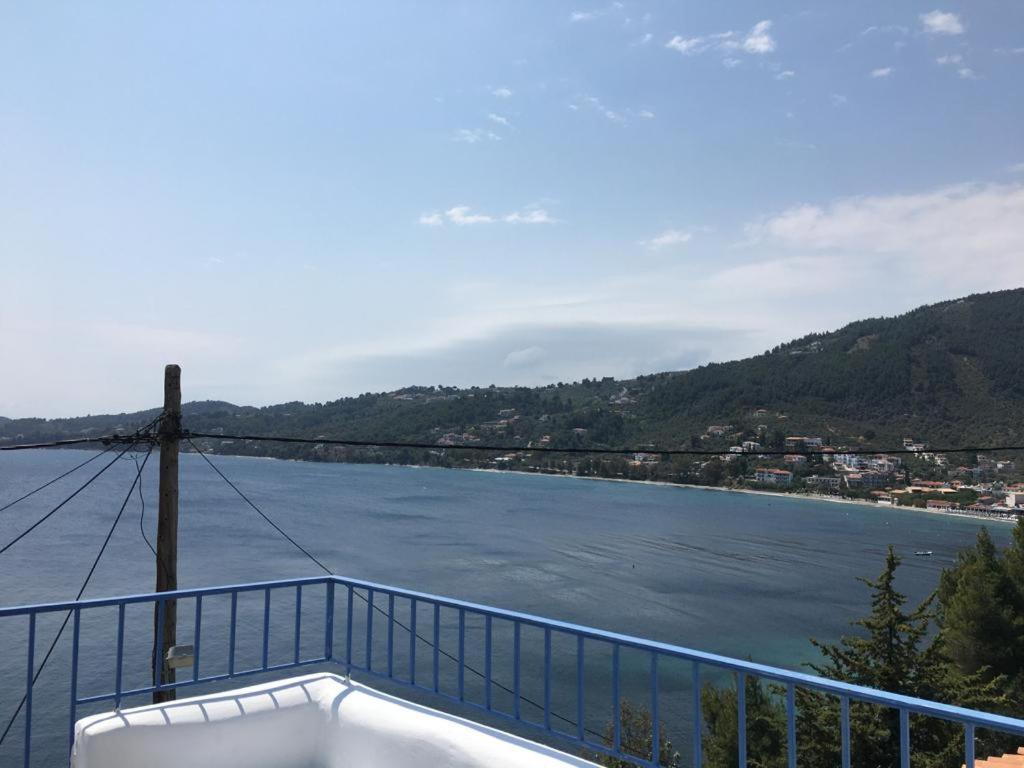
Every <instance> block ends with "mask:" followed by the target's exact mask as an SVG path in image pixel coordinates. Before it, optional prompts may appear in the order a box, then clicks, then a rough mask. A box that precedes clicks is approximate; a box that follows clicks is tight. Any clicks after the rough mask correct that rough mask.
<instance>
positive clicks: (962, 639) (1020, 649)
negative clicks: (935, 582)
mask: <svg viewBox="0 0 1024 768" xmlns="http://www.w3.org/2000/svg"><path fill="white" fill-rule="evenodd" d="M1022 539H1024V532H1022V531H1021V523H1018V525H1017V528H1016V529H1015V530H1014V546H1011V548H1010V550H1009V551H1008V552H1007V555H1006V557H1005V559H1003V558H1000V557H999V553H998V551H997V550H996V546H995V544H994V543H993V542H992V537H991V536H989V533H988V531H987V530H986V529H985V528H982V529H981V531H979V532H978V539H977V542H976V544H975V546H974V548H973V549H969V550H966V551H964V552H961V553H960V555H959V556H958V557H957V561H956V564H955V565H954V566H953V567H952V568H950V569H948V570H945V571H943V572H942V577H941V579H940V581H939V591H938V597H939V611H938V619H939V626H940V627H941V629H942V639H943V650H944V652H945V654H946V656H947V657H948V658H949V659H950V660H951V661H952V662H953V663H954V664H956V665H957V667H958V668H959V669H960V670H961V671H962V672H964V673H965V674H975V673H980V674H981V675H982V677H983V678H987V679H992V678H994V677H996V676H999V675H1006V676H1008V677H1009V678H1010V679H1011V680H1013V681H1014V682H1016V683H1018V684H1019V683H1020V679H1019V678H1020V677H1021V669H1022V664H1024V597H1022V590H1021V586H1024V582H1021V581H1019V580H1015V578H1014V577H1016V578H1017V579H1019V573H1020V570H1021V569H1020V563H1021V562H1022V560H1024V552H1022V549H1021V541H1022ZM1010 571H1012V572H1013V574H1014V577H1011V575H1010Z"/></svg>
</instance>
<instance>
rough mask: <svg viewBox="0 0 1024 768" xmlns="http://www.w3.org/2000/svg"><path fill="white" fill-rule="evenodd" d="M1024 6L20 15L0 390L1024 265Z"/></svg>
mask: <svg viewBox="0 0 1024 768" xmlns="http://www.w3.org/2000/svg"><path fill="white" fill-rule="evenodd" d="M1022 82H1024V5H1021V4H1020V3H1016V2H1009V1H1008V0H978V1H977V2H973V3H952V2H943V3H942V4H940V5H938V6H936V5H935V4H934V3H933V2H928V3H915V2H900V3H891V2H858V3H840V2H813V3H810V2H803V3H795V2H761V1H759V2H730V3H706V2H705V3H697V2H642V1H640V0H637V1H636V2H627V1H625V0H624V1H623V2H611V3H602V2H595V3H581V2H553V1H552V2H533V3H527V2H437V3H411V2H406V3H397V2H374V3H363V4H354V3H352V4H340V3H326V2H324V3H319V2H317V3H314V2H297V3H269V2H266V3H261V2H237V3H233V2H221V3H216V4H205V3H174V4H156V3H148V4H147V3H135V2H121V3H117V2H100V3H77V2H68V3H55V2H43V3H20V4H14V3H9V4H3V5H2V6H0V267H2V275H3V301H2V303H0V359H2V360H3V361H4V365H3V385H2V386H0V414H3V415H8V416H24V415H46V416H54V415H70V414H77V413H82V412H94V413H95V412H103V411H121V410H132V409H135V408H139V407H146V406H152V405H155V404H156V403H157V401H158V400H159V395H160V380H161V376H162V365H163V364H164V363H165V362H171V361H176V362H180V363H181V364H182V366H183V368H184V384H185V387H186V396H187V397H188V398H190V399H200V398H218V399H227V400H232V401H234V402H240V403H253V404H265V403H271V402H280V401H285V400H295V399H301V400H306V401H317V400H319V401H323V400H328V399H334V398H336V397H339V396H341V395H346V394H357V393H360V392H363V391H379V390H386V389H393V388H397V387H400V386H404V385H409V384H442V383H443V384H458V385H470V384H481V385H486V384H490V383H498V384H544V383H548V382H551V381H559V380H573V379H579V378H582V377H584V376H604V375H615V376H633V375H636V374H638V373H647V372H652V371H658V370H667V369H677V368H685V367H691V366H693V365H696V364H700V363H702V362H706V361H709V360H724V359H731V358H735V357H740V356H745V355H749V354H754V353H757V352H760V351H763V350H764V349H766V348H768V347H770V346H772V345H774V344H776V343H778V342H780V341H783V340H786V339H788V338H790V337H793V336H798V335H802V334H803V333H806V332H810V331H814V330H826V329H830V328H835V327H837V326H839V325H841V324H843V323H845V322H848V321H851V320H854V319H858V318H861V317H864V316H871V315H880V314H885V315H891V314H895V313H898V312H902V311H905V310H907V309H910V308H912V307H913V306H916V305H918V304H920V303H925V302H928V301H934V300H940V299H944V298H951V297H954V296H959V295H963V294H967V293H970V292H973V291H978V290H991V289H998V288H1004V287H1016V286H1020V285H1022V284H1024V129H1022V127H1021V126H1022V123H1024V104H1022V101H1024V88H1022V87H1021V83H1022Z"/></svg>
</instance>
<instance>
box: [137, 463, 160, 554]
mask: <svg viewBox="0 0 1024 768" xmlns="http://www.w3.org/2000/svg"><path fill="white" fill-rule="evenodd" d="M150 450H151V451H152V448H151V449H150ZM147 456H148V454H147ZM133 458H134V459H135V466H136V468H138V466H139V458H138V457H137V456H135V457H133ZM145 519H146V498H145V497H144V496H143V495H142V477H141V473H140V477H139V533H141V534H142V540H143V541H144V542H146V546H147V547H149V551H150V552H152V553H153V557H156V556H157V554H156V550H155V549H154V548H153V543H152V542H151V541H150V540H149V536H147V535H146V526H145Z"/></svg>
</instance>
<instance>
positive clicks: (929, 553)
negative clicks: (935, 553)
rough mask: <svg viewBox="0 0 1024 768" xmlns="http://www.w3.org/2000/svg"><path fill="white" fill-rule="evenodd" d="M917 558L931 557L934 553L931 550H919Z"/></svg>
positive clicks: (915, 554)
mask: <svg viewBox="0 0 1024 768" xmlns="http://www.w3.org/2000/svg"><path fill="white" fill-rule="evenodd" d="M914 556H915V557H931V556H932V551H931V550H930V549H919V550H917V552H915V553H914Z"/></svg>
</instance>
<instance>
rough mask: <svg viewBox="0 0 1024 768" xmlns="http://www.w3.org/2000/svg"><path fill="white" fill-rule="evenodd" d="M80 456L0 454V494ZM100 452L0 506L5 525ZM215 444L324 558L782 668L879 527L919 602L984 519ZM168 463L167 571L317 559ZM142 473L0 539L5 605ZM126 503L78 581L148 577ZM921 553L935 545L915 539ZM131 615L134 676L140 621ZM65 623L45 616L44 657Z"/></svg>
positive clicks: (51, 586)
mask: <svg viewBox="0 0 1024 768" xmlns="http://www.w3.org/2000/svg"><path fill="white" fill-rule="evenodd" d="M87 455H88V454H87V453H85V452H82V451H46V452H22V453H14V454H3V455H0V505H3V504H4V503H6V501H8V500H10V499H13V498H15V497H17V496H19V495H20V494H21V493H24V492H26V491H28V490H30V489H31V488H33V487H35V486H37V485H40V484H41V483H43V482H45V481H46V480H48V479H50V478H52V477H53V476H55V475H57V474H59V473H60V472H62V471H64V470H65V469H67V468H69V467H71V466H73V465H74V464H75V463H77V462H80V461H82V460H83V459H84V458H86V457H87ZM105 461H106V458H102V459H100V460H98V461H95V462H93V463H92V464H90V465H89V466H88V467H86V468H85V469H83V470H81V471H80V472H79V473H77V474H76V475H73V476H72V477H69V478H67V479H65V480H63V481H61V482H60V483H58V484H56V485H54V486H52V487H51V488H48V489H47V490H46V491H44V492H42V493H39V494H37V495H36V496H34V497H32V498H31V499H30V500H28V501H26V502H23V503H21V504H18V505H16V506H15V507H13V508H12V509H10V510H8V511H7V512H4V513H0V543H6V542H8V541H9V540H11V539H12V538H13V537H14V536H15V535H16V534H17V533H18V532H20V531H21V530H23V529H24V528H26V527H27V526H28V525H30V524H31V523H32V522H33V521H35V520H36V519H38V518H39V517H40V516H41V515H42V514H43V513H45V512H46V511H48V510H49V509H51V508H52V507H53V506H54V505H55V504H57V503H58V502H59V501H60V500H61V499H63V498H64V497H65V496H66V495H67V494H68V493H70V492H71V491H72V490H74V488H76V487H77V486H78V484H79V483H80V482H81V481H82V480H84V479H85V478H86V477H88V476H89V475H90V474H92V473H93V472H94V471H96V470H98V469H99V468H100V467H101V466H102V464H103V463H104V462H105ZM214 461H215V462H216V463H217V464H218V465H219V466H220V467H221V468H222V469H223V471H224V472H225V473H226V474H227V475H228V476H229V477H230V478H231V479H232V480H233V481H234V482H236V483H237V484H238V486H239V487H240V488H241V489H242V490H243V491H244V492H245V493H246V494H248V495H249V496H250V497H251V498H252V499H253V500H254V501H255V502H256V503H257V504H258V505H259V506H260V507H261V508H262V509H263V510H264V511H265V512H266V513H267V514H269V515H270V516H272V517H273V518H274V519H275V521H277V522H278V523H279V524H280V525H281V526H282V527H283V528H284V529H285V530H287V531H288V532H289V533H290V534H291V535H292V536H293V537H294V538H295V539H296V540H297V541H299V542H300V543H301V544H302V545H303V546H305V547H307V548H308V549H309V550H311V551H312V552H313V553H314V554H315V555H316V557H317V558H319V559H320V560H321V561H323V562H324V563H326V564H327V565H328V566H329V567H330V568H331V569H332V570H334V571H335V572H336V573H339V574H343V575H346V576H352V577H357V578H362V579H367V580H370V581H375V582H382V583H385V584H392V585H396V586H401V587H407V588H411V589H415V590H420V591H424V592H432V593H437V594H442V595H448V596H452V597H457V598H462V599H466V600H470V601H474V602H480V603H486V604H491V605H496V606H500V607H504V608H510V609H514V610H519V611H525V612H529V613H536V614H540V615H543V616H548V617H552V618H557V619H561V620H566V621H570V622H575V623H580V624H587V625H592V626H596V627H600V628H603V629H609V630H614V631H619V632H625V633H628V634H637V635H642V636H645V637H649V638H652V639H656V640H662V641H666V642H670V643H675V644H679V645H684V646H688V647H692V648H698V649H702V650H707V651H713V652H717V653H722V654H726V655H730V656H738V657H744V658H746V657H749V658H751V659H753V660H755V661H759V662H764V663H769V664H775V665H779V666H784V667H791V668H797V667H799V666H800V665H801V664H802V663H803V662H806V661H808V660H813V659H814V658H815V652H814V650H813V648H812V646H811V645H810V643H809V642H808V638H809V637H815V638H818V639H821V640H826V641H834V640H836V639H838V638H839V637H840V636H841V635H842V634H843V633H846V632H848V631H850V627H849V622H850V621H852V620H853V619H855V618H857V617H858V616H860V615H863V614H864V613H865V611H866V609H867V592H866V589H865V587H864V586H863V585H862V584H860V583H858V582H857V581H856V577H858V576H874V575H876V574H877V573H878V572H879V571H880V570H881V568H882V564H883V558H884V556H885V551H886V547H887V546H888V545H890V544H891V545H893V546H894V547H895V548H896V550H897V552H898V553H900V554H901V555H904V556H906V559H905V560H904V562H903V565H902V567H901V569H900V572H899V579H898V586H899V588H900V589H901V590H902V591H904V592H905V593H906V594H907V595H908V596H909V598H910V600H911V601H914V602H916V601H919V600H921V599H923V598H924V597H926V596H927V595H928V594H929V593H930V592H931V591H932V590H933V589H934V588H935V586H936V584H937V579H938V575H939V572H940V571H941V569H942V568H943V567H944V566H947V565H948V564H949V563H950V562H952V560H953V559H954V557H955V556H956V553H957V552H958V551H959V550H960V549H962V548H964V547H966V546H969V545H970V544H971V543H972V541H973V539H974V536H975V535H976V533H977V531H978V529H979V527H980V525H981V523H979V522H978V521H976V520H970V519H964V518H957V517H950V516H942V515H935V514H931V513H927V512H921V511H913V510H900V509H891V508H872V507H865V506H857V505H844V504H835V503H828V502H822V501H813V500H807V499H798V498H784V497H770V496H755V495H749V494H736V493H723V492H717V491H707V490H699V489H687V488H675V487H660V486H652V485H639V484H626V483H616V482H604V481H590V480H578V479H571V478H562V477H549V476H539V475H537V476H524V475H515V474H499V473H483V472H468V471H455V470H443V469H427V468H413V467H391V466H375V465H345V464H313V463H301V462H281V461H272V460H264V459H249V458H238V457H215V458H214ZM181 464H182V467H181V513H180V539H179V555H180V560H179V562H180V565H179V584H180V586H181V587H183V588H184V587H194V586H209V585H217V584H231V583H240V582H247V581H257V580H267V579H277V578H290V577H298V576H307V575H308V576H314V575H319V574H320V573H321V572H320V570H319V569H318V568H317V567H316V566H315V565H314V564H313V563H311V562H310V561H309V560H308V559H306V558H305V557H304V556H303V555H302V554H301V553H299V552H298V551H296V550H295V549H294V548H293V547H292V546H291V545H290V544H289V543H288V542H286V541H284V540H283V539H281V538H280V536H279V535H278V534H276V533H275V531H274V530H273V529H272V528H271V527H270V526H269V525H267V523H266V522H264V521H263V520H261V519H260V518H259V517H258V516H257V515H256V513H255V512H253V511H252V510H251V509H250V508H249V507H247V506H246V505H245V503H244V502H243V501H242V500H241V499H239V498H238V496H236V495H235V493H234V491H232V490H231V489H230V488H229V487H228V486H227V485H225V484H224V483H223V481H222V480H220V478H218V477H217V476H216V475H215V474H214V473H213V472H212V471H211V470H210V468H209V467H207V466H206V465H205V463H204V462H203V461H202V459H201V458H199V457H197V456H194V455H183V456H182V462H181ZM156 469H157V468H156V456H155V454H154V457H153V460H152V461H151V462H150V464H149V466H148V467H147V468H146V472H145V476H144V486H143V493H144V496H145V498H146V504H147V509H146V519H145V521H144V526H145V528H146V530H147V531H148V533H149V536H150V538H151V540H152V539H153V538H154V537H155V519H156V515H155V510H156ZM134 474H135V464H134V463H133V462H130V461H127V460H122V461H119V462H118V463H117V464H116V465H115V466H113V467H112V468H111V469H110V470H109V471H108V472H107V473H105V474H104V475H103V476H101V477H100V478H99V479H98V480H97V481H96V482H95V483H94V484H93V485H92V486H90V487H89V488H88V489H87V490H86V491H84V492H83V493H82V494H81V495H80V496H78V497H77V498H75V499H74V500H73V501H72V502H71V503H70V504H68V505H67V506H66V507H65V508H63V509H62V510H60V511H59V512H58V513H57V514H55V515H54V516H53V517H52V518H51V519H50V520H48V521H47V522H46V523H44V524H43V525H41V526H40V527H39V528H38V529H37V530H36V531H35V532H34V533H33V534H32V535H30V536H28V537H27V538H25V539H24V540H22V541H20V542H18V543H17V544H16V545H15V546H13V547H12V548H11V549H10V550H9V551H7V552H6V553H4V554H3V555H0V604H3V605H7V606H9V605H15V604H24V603H34V602H43V601H58V600H67V599H71V598H73V597H74V595H75V593H76V591H77V589H78V587H79V586H80V584H81V581H82V579H83V577H84V575H85V573H86V572H87V570H88V568H89V565H90V564H91V562H92V559H93V557H94V556H95V553H96V551H97V549H98V547H99V546H100V544H101V543H102V540H103V538H104V536H105V535H106V531H107V529H108V528H109V526H110V524H111V522H112V521H113V519H114V516H115V515H116V513H117V510H118V507H119V506H120V503H121V501H122V500H123V498H124V495H125V493H126V492H127V490H128V487H129V486H130V484H131V481H132V478H133V476H134ZM139 514H140V507H139V503H138V499H137V497H136V498H133V499H132V501H131V502H130V504H129V506H128V509H127V511H126V513H125V517H124V519H122V521H121V523H120V525H119V526H118V529H117V531H116V532H115V535H114V537H113V539H112V541H111V543H110V547H109V549H108V551H107V553H106V555H105V557H104V559H103V561H102V562H101V563H100V565H99V568H98V569H97V571H96V574H95V576H94V577H93V580H92V583H91V585H90V587H89V589H88V590H87V592H86V595H85V596H86V597H97V596H109V595H119V594H131V593H137V592H147V591H151V590H152V588H153V584H154V563H153V557H152V554H151V553H150V551H149V550H148V549H147V547H146V545H145V543H144V542H143V539H142V536H141V534H140V530H139ZM989 528H990V530H991V531H992V533H993V536H994V537H995V538H996V540H997V541H998V542H1000V543H1003V542H1005V541H1007V540H1008V538H1009V526H1007V525H1005V524H1002V523H992V524H990V525H989ZM915 550H932V551H934V556H933V557H929V558H924V557H913V556H912V553H913V552H914V551H915ZM137 619H138V620H137V621H136V622H135V624H137V629H136V630H135V631H136V633H137V634H138V635H139V637H136V638H134V642H135V645H136V646H138V649H140V650H139V653H138V654H137V656H138V659H137V663H136V669H135V672H136V673H137V675H138V676H140V680H141V678H143V677H144V675H145V663H144V662H145V653H144V652H143V651H144V649H145V643H144V637H143V635H144V634H145V633H144V630H145V628H146V627H147V626H149V625H148V622H149V621H151V619H149V618H147V617H143V616H140V617H137ZM275 620H276V619H275ZM13 621H14V620H10V621H7V622H6V624H5V622H3V621H0V624H5V625H4V626H0V642H2V643H3V647H4V649H5V652H4V653H3V654H2V655H0V728H2V727H3V726H4V725H5V724H6V722H7V718H8V717H9V713H10V712H13V708H14V707H16V706H17V703H18V700H19V699H20V696H21V693H22V692H23V688H24V682H23V681H24V674H25V672H24V670H25V662H24V655H23V648H24V643H25V640H24V632H23V630H22V628H20V627H13V626H12V623H13ZM205 621H206V619H205V618H204V632H205V628H206V624H205ZM254 621H255V620H254ZM256 623H258V622H256ZM57 626H58V624H57V623H54V622H53V621H41V622H40V627H39V639H38V642H37V648H38V650H37V659H38V658H39V657H40V656H41V654H42V653H43V651H44V650H45V648H46V647H47V646H48V644H49V638H50V637H52V635H53V633H54V632H55V631H56V629H57ZM133 626H135V625H133ZM130 641H131V638H130ZM204 642H205V641H204ZM19 643H20V644H19ZM131 644H132V643H131V642H130V643H129V645H131ZM65 646H67V643H66V642H65V643H62V645H61V646H60V648H59V650H58V652H57V653H56V654H55V655H54V659H53V660H52V661H51V663H50V665H48V667H47V672H46V673H44V675H43V677H42V678H41V679H40V682H39V684H38V685H39V687H38V691H37V694H36V704H35V707H36V715H35V719H34V722H35V723H36V726H35V728H34V732H35V734H36V735H35V736H34V737H33V747H34V751H35V753H36V754H37V756H38V759H39V762H38V764H39V765H49V764H59V762H60V760H61V759H63V758H62V756H63V754H64V750H66V740H65V739H66V736H65V731H66V722H67V694H66V690H67V687H66V677H67V670H68V657H69V654H68V651H67V648H66V647H65ZM107 646H109V643H107V644H106V645H104V644H103V643H100V644H99V645H97V646H96V650H95V651H94V652H92V656H90V655H89V654H86V655H85V656H84V657H83V667H84V670H83V679H84V680H85V681H87V682H88V681H90V680H92V681H93V682H92V684H94V685H95V686H97V690H102V689H103V678H102V674H103V673H105V670H108V669H109V668H110V659H109V647H107ZM204 647H205V646H204ZM51 666H52V669H51V668H50V667H51ZM90 669H93V671H94V672H95V674H93V672H91V671H90ZM90 675H92V677H90ZM97 676H98V677H97ZM93 678H96V679H95V680H93ZM144 683H145V681H144V680H141V682H140V683H139V684H144ZM109 688H110V685H109V681H108V682H107V684H106V689H107V690H109ZM135 703H145V702H143V701H137V702H135ZM20 737H21V734H20V726H19V727H16V729H15V731H13V732H12V736H11V737H10V738H9V743H5V744H4V746H2V747H0V765H4V766H6V765H8V764H13V760H12V758H13V757H14V755H16V754H20V748H21V747H20Z"/></svg>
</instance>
